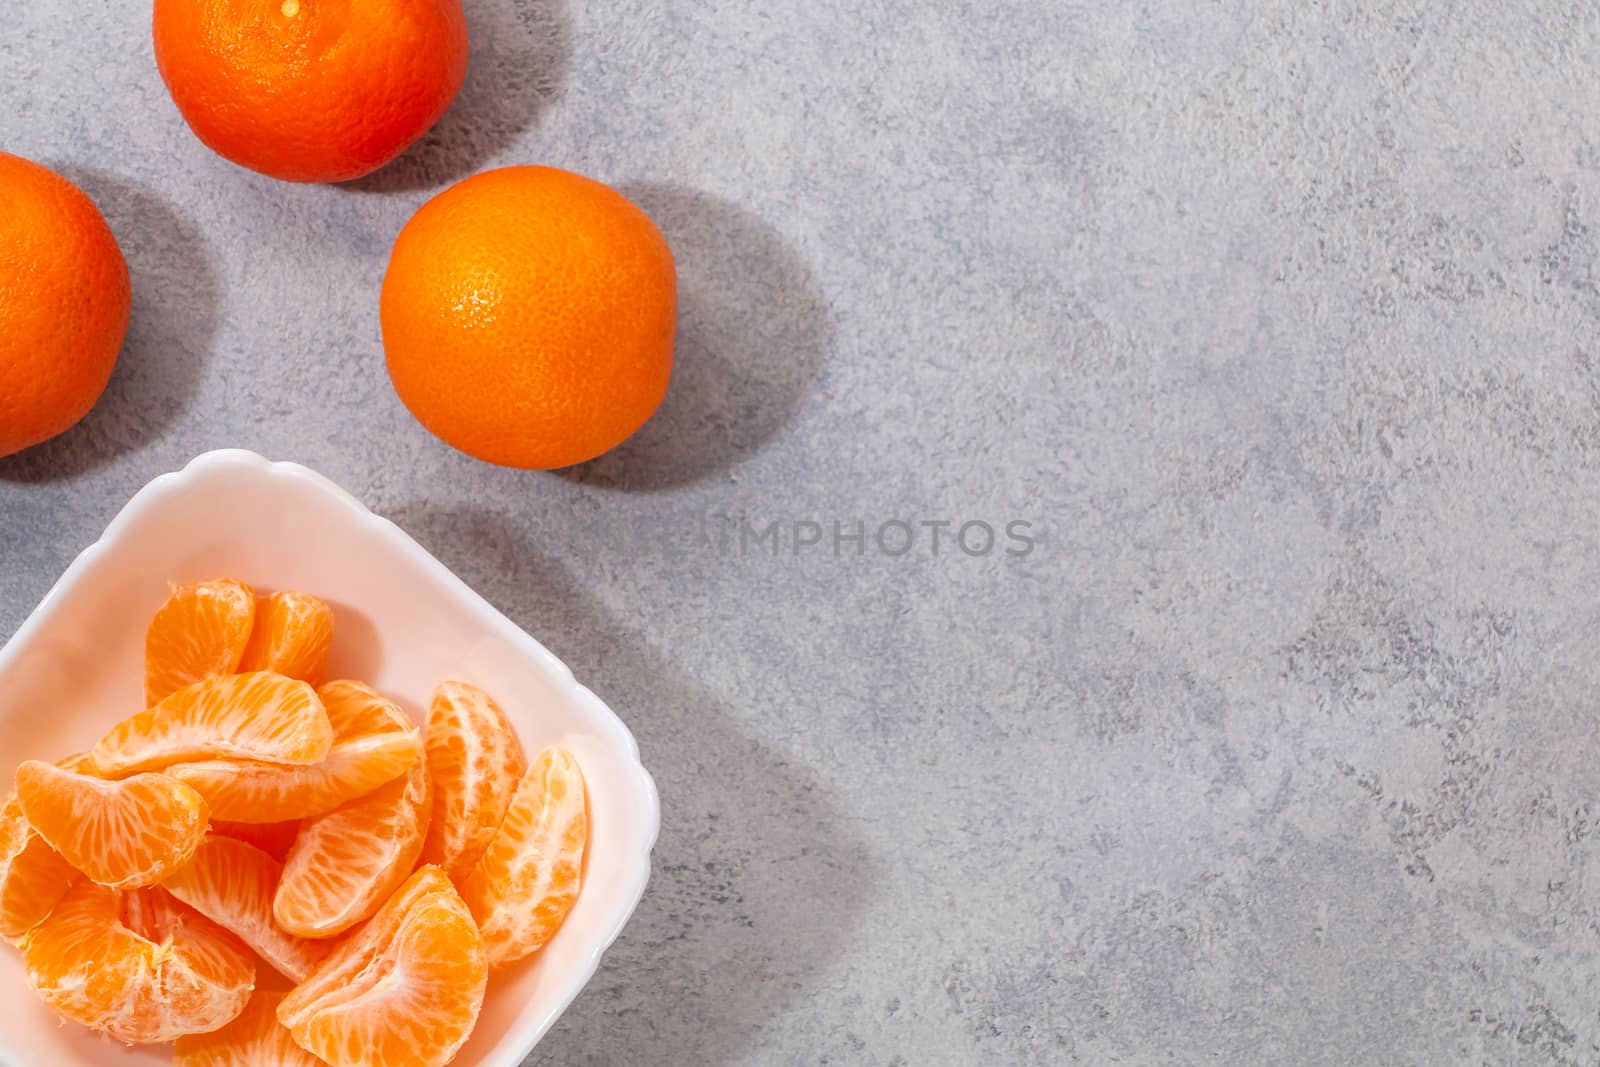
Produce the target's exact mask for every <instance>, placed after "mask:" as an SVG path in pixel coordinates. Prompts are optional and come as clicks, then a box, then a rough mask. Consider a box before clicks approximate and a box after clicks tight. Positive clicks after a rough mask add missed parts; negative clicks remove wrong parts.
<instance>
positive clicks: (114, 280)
mask: <svg viewBox="0 0 1600 1067" xmlns="http://www.w3.org/2000/svg"><path fill="white" fill-rule="evenodd" d="M132 303H133V291H132V288H131V287H130V284H129V280H128V265H127V263H126V262H125V261H124V260H123V258H122V251H121V250H120V249H119V248H118V247H117V240H116V238H115V237H113V236H112V234H111V228H110V227H109V226H107V225H106V220H105V219H104V217H102V216H101V214H100V212H99V210H98V209H97V208H96V207H95V206H94V204H93V202H92V201H90V199H89V198H88V197H87V196H85V195H84V194H83V192H82V191H81V190H80V189H79V188H78V187H77V186H75V185H73V184H72V183H71V182H69V181H67V180H66V179H65V178H63V177H61V176H60V175H58V174H54V173H52V172H51V171H48V170H46V169H45V168H43V167H41V166H39V165H38V164H36V163H30V162H28V161H27V160H25V159H22V158H21V157H19V156H13V155H8V154H6V153H4V152H0V456H9V455H11V454H12V453H14V452H20V451H22V450H23V449H24V448H28V447H30V446H32V445H36V444H38V443H40V442H41V441H46V440H49V439H50V438H52V437H55V436H56V435H57V434H60V433H63V432H65V431H66V430H68V429H70V428H71V427H72V426H74V425H76V424H77V422H78V420H80V419H82V418H83V417H84V416H85V415H87V414H88V413H89V409H90V408H92V407H94V404H95V401H97V400H99V399H100V394H101V393H103V392H104V391H105V388H106V383H107V382H109V381H110V380H111V371H112V368H114V367H115V366H116V363H117V353H118V352H120V351H121V350H122V341H123V338H124V337H125V336H126V335H127V332H128V315H129V312H130V310H131V308H132Z"/></svg>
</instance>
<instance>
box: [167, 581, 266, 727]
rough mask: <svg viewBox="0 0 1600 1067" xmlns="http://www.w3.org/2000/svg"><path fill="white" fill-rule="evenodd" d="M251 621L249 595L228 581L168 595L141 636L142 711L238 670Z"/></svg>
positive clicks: (240, 585) (252, 599) (248, 590)
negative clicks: (142, 640) (142, 652)
mask: <svg viewBox="0 0 1600 1067" xmlns="http://www.w3.org/2000/svg"><path fill="white" fill-rule="evenodd" d="M255 616H256V594H255V591H254V590H252V589H251V588H250V587H249V586H248V585H245V584H244V583H243V582H240V581H235V580H234V579H232V578H218V579H215V580H213V581H209V582H196V583H194V584H193V585H182V586H178V587H177V588H176V589H174V590H173V591H172V595H171V596H170V597H168V598H167V601H166V603H165V604H162V605H161V608H160V610H158V611H157V612H156V614H155V618H153V619H152V620H150V628H149V629H148V630H147V631H146V632H145V638H144V689H145V706H146V707H148V706H150V705H152V704H156V703H159V702H160V701H162V700H164V699H166V698H167V697H168V696H171V695H172V694H173V693H176V692H177V691H178V690H180V689H182V688H184V687H185V686H189V685H193V684H194V683H195V682H198V681H202V680H203V679H206V678H213V677H216V676H217V675H220V674H232V673H233V672H234V671H236V670H238V669H239V661H240V658H241V657H243V655H244V651H245V648H246V646H247V645H248V644H249V642H250V634H251V631H252V629H253V628H254V625H255Z"/></svg>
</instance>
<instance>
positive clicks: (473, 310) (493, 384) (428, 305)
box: [380, 167, 678, 470]
mask: <svg viewBox="0 0 1600 1067" xmlns="http://www.w3.org/2000/svg"><path fill="white" fill-rule="evenodd" d="M677 302H678V286H677V272H676V270H675V268H674V266H673V260H672V250H671V249H670V248H669V247H668V245H667V241H666V238H665V237H663V236H662V234H661V231H660V230H659V229H657V228H656V225H655V223H653V222H652V221H650V217H649V216H648V215H646V214H645V213H644V212H643V211H642V210H640V209H639V208H638V207H637V206H636V205H634V204H633V203H632V202H631V201H630V200H628V199H627V198H626V197H624V196H623V195H622V194H621V193H619V192H617V191H616V190H615V189H612V188H610V187H609V186H606V185H603V184H601V183H600V182H597V181H594V180H592V179H590V178H585V177H582V176H581V175H577V174H572V173H570V172H568V171H564V170H556V169H554V168H551V167H506V168H503V169H500V170H492V171H488V172H486V173H483V174H479V175H476V176H475V177H472V178H468V179H466V180H465V181H462V182H460V183H458V184H456V185H454V186H452V187H451V188H449V189H446V190H445V191H444V192H442V193H440V194H439V195H438V196H436V197H434V198H433V199H432V200H430V201H428V202H427V203H426V204H424V205H423V206H422V208H421V210H419V211H418V212H417V213H416V215H414V216H413V217H412V218H411V221H410V222H408V223H406V225H405V228H404V229H402V230H401V231H400V236H399V238H398V239H397V240H396V241H395V245H394V251H393V253H392V254H391V256H390V259H389V269H388V272H387V274H386V275H385V276H384V280H383V294H382V300H381V307H380V317H381V319H382V325H383V344H384V349H385V352H386V354H387V357H388V365H389V376H390V378H391V379H392V380H393V381H394V387H395V391H396V392H397V393H398V394H399V395H400V399H401V400H402V401H403V402H404V403H405V405H406V407H408V408H409V409H410V410H411V412H412V414H413V415H415V416H416V417H417V419H418V420H419V421H420V422H421V423H422V424H423V426H425V427H427V428H428V429H429V430H431V431H432V432H433V433H434V434H436V435H437V436H439V437H440V438H442V439H443V440H444V441H446V442H447V443H449V444H451V445H453V446H454V447H456V448H458V449H460V450H461V451H463V452H465V453H467V454H468V455H471V456H476V457H477V458H478V459H481V460H486V461H487V462H490V463H498V464H501V465H502V466H508V467H519V468H523V469H538V470H550V469H554V468H557V467H566V466H570V465H572V464H574V463H581V462H583V461H584V460H588V459H593V458H594V457H595V456H598V455H600V454H601V453H602V452H606V451H609V450H610V449H612V448H615V447H616V446H617V445H619V444H621V443H622V442H623V441H624V440H626V439H627V438H628V437H630V436H632V435H633V433H634V432H635V431H637V430H638V429H639V428H640V427H641V426H643V425H644V424H645V422H646V420H648V419H649V418H650V416H651V415H652V414H654V412H655V410H656V408H658V407H659V406H660V404H661V401H662V398H663V397H665V395H666V392H667V384H668V381H669V380H670V378H671V377H672V344H673V334H674V332H675V329H676V324H677Z"/></svg>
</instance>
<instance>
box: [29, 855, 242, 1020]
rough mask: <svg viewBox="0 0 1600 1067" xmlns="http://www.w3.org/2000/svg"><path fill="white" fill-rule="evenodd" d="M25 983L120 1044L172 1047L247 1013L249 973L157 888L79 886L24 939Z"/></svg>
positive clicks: (234, 946) (231, 949) (204, 923)
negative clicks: (175, 1041) (119, 890)
mask: <svg viewBox="0 0 1600 1067" xmlns="http://www.w3.org/2000/svg"><path fill="white" fill-rule="evenodd" d="M22 960H23V964H24V966H25V967H26V969H27V976H28V984H29V985H30V986H32V987H33V990H34V992H36V993H38V994H39V997H40V998H41V999H42V1000H43V1001H44V1002H45V1004H46V1005H48V1006H49V1007H50V1009H51V1010H52V1011H54V1012H55V1013H56V1014H57V1015H60V1016H61V1017H62V1018H64V1019H69V1020H71V1021H73V1022H77V1023H82V1024H83V1025H84V1026H87V1027H90V1028H91V1029H94V1030H98V1031H100V1032H102V1033H106V1034H109V1035H110V1036H112V1037H114V1038H116V1039H117V1040H119V1041H124V1042H128V1043H130V1044H131V1043H134V1042H159V1041H171V1040H173V1039H174V1038H176V1037H180V1036H182V1035H184V1034H193V1033H203V1032H205V1031H208V1030H215V1029H217V1028H218V1027H220V1026H223V1025H225V1024H227V1023H228V1022H229V1021H230V1020H231V1019H233V1018H234V1017H235V1016H237V1015H238V1014H239V1012H240V1011H242V1010H243V1009H244V1006H245V1002H246V1001H247V1000H248V999H249V996H250V990H251V988H252V987H253V986H254V984H255V965H254V964H252V963H251V962H250V957H249V954H248V953H247V952H245V950H244V949H243V947H242V946H240V945H239V943H238V942H237V941H235V940H234V939H233V938H232V937H231V936H229V934H228V933H227V932H226V931H224V930H222V929H220V928H219V927H217V926H216V925H215V924H213V923H212V922H211V921H210V920H208V919H206V918H204V917H202V916H200V915H196V914H195V913H193V912H191V911H188V910H187V909H185V908H184V907H183V906H182V905H181V904H178V903H177V902H176V901H174V900H173V899H172V898H171V897H169V896H167V895H166V894H165V893H163V892H162V891H161V890H159V889H141V890H137V891H135V892H133V893H125V894H118V893H116V892H115V891H113V890H110V889H107V888H106V887H105V886H101V885H96V884H95V883H93V882H90V881H80V882H78V883H77V884H76V885H74V886H73V887H72V888H71V889H70V890H68V891H67V895H66V896H65V897H63V898H62V899H61V903H59V904H57V905H56V908H55V910H54V911H53V912H51V913H50V917H49V918H48V919H46V920H45V921H44V922H42V923H40V924H39V925H38V926H36V927H34V928H33V930H31V931H30V932H29V933H28V935H27V937H25V938H23V941H22Z"/></svg>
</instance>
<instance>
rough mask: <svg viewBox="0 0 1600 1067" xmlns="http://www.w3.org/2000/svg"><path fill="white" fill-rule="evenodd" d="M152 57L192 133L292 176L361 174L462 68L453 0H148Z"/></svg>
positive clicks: (444, 100) (410, 132) (382, 158)
mask: <svg viewBox="0 0 1600 1067" xmlns="http://www.w3.org/2000/svg"><path fill="white" fill-rule="evenodd" d="M153 26H154V35H155V53H156V64H157V66H159V67H160V69H161V77H162V78H163V79H164V80H165V81H166V83H167V89H168V91H169V92H171V94H172V99H173V102H174V103H176V104H177V105H178V110H179V111H180V112H181V113H182V114H183V117H184V120H185V121H186V122H188V123H189V127H190V128H191V129H192V130H194V132H195V136H197V137H199V138H200V140H201V141H203V142H205V144H206V145H207V146H209V147H210V148H211V149H212V150H213V151H215V152H217V153H218V154H220V155H222V156H225V157H226V158H228V159H231V160H233V162H235V163H238V164H239V165H240V166H244V167H249V168H250V169H251V170H256V171H260V172H261V173H263V174H267V175H270V176H272V177H274V178H282V179H284V180H286V181H299V182H338V181H348V180H349V179H352V178H359V177H361V176H362V175H364V174H369V173H371V172H372V171H374V170H377V169H378V168H379V167H381V166H383V165H384V164H385V163H387V162H389V161H390V160H391V159H393V158H394V157H395V156H397V155H399V154H400V153H401V152H402V151H404V150H405V149H406V148H407V147H408V146H409V145H411V144H412V143H413V142H415V141H416V140H417V138H419V137H421V136H422V135H423V134H424V133H426V132H427V131H428V128H429V127H431V126H432V125H433V124H434V123H435V122H437V121H438V120H439V117H440V116H441V115H443V114H444V113H445V111H446V110H447V109H448V108H449V107H450V103H451V101H452V100H454V99H455V96H456V93H457V91H459V90H460V88H461V82H462V80H463V79H464V78H465V77H466V72H467V24H466V17H465V16H464V15H463V13H462V10H461V3H460V0H155V13H154V19H153Z"/></svg>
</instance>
